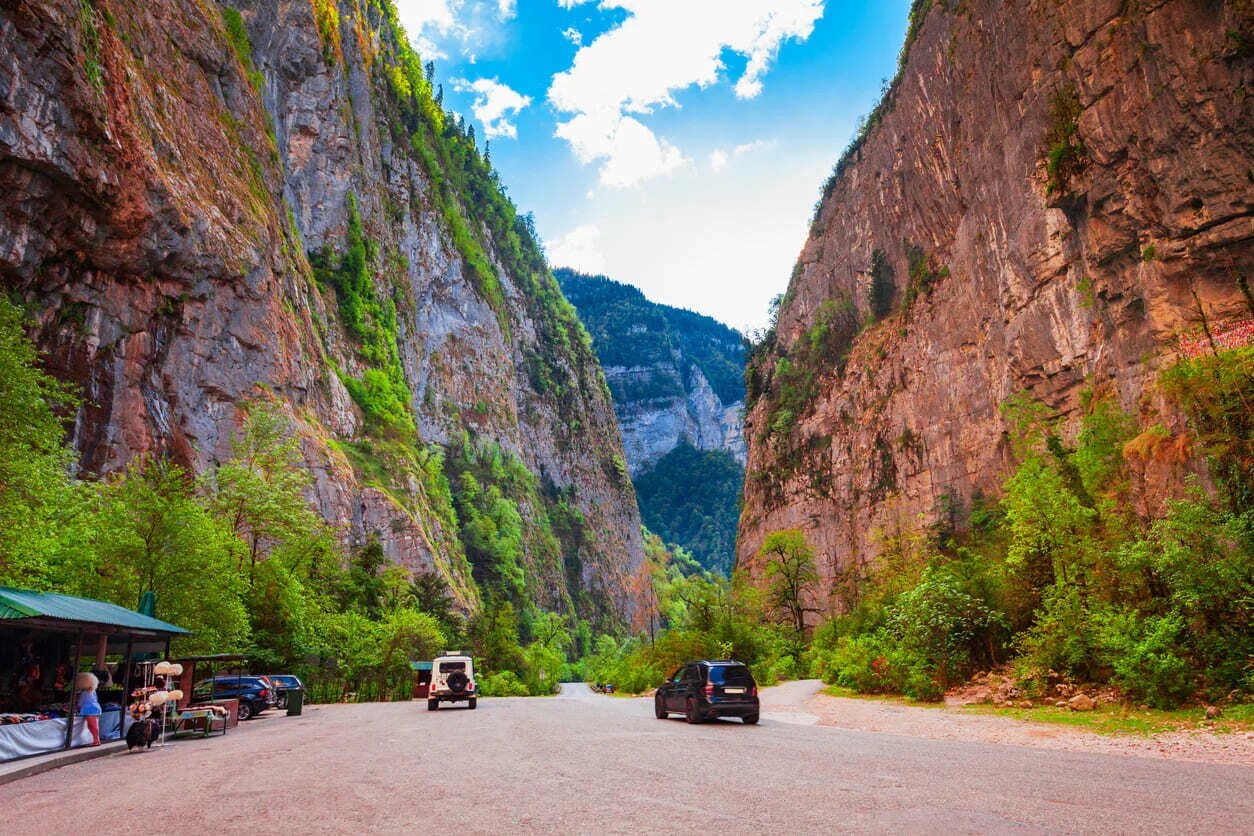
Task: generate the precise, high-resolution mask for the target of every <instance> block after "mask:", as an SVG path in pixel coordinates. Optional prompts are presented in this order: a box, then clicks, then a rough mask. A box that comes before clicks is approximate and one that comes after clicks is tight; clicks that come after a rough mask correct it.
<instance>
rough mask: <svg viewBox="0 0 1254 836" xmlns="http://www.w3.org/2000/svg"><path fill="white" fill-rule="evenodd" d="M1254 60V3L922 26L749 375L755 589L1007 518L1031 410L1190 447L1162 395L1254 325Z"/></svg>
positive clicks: (920, 12) (840, 169)
mask: <svg viewBox="0 0 1254 836" xmlns="http://www.w3.org/2000/svg"><path fill="white" fill-rule="evenodd" d="M1252 42H1254V8H1252V7H1251V6H1250V4H1249V3H1247V2H1241V1H1240V0H1238V1H1236V2H1218V0H1206V2H1202V0H1174V2H1136V3H1132V2H1124V1H1123V0H1061V2H1058V1H1057V0H1049V2H1045V0H1010V2H1006V0H964V2H960V3H953V2H949V3H944V2H927V1H925V2H916V3H915V4H914V8H913V10H912V14H911V28H910V32H909V34H908V36H907V44H906V48H905V49H904V50H903V56H904V58H903V66H902V72H901V74H900V76H899V78H898V79H897V81H895V82H894V84H893V85H892V87H891V89H890V91H889V92H888V94H887V96H886V98H885V101H884V102H883V103H882V104H881V106H880V107H879V108H877V109H876V111H875V112H874V113H872V115H871V116H870V117H869V118H868V120H867V123H866V126H865V129H864V130H863V131H862V132H861V134H860V135H859V137H858V139H857V140H856V141H855V143H854V144H853V145H852V146H851V148H850V151H849V152H848V154H847V155H846V157H845V158H844V159H842V161H841V163H840V164H839V165H838V166H837V170H836V172H835V173H834V175H833V178H832V180H831V181H830V182H829V183H828V184H827V187H826V189H825V190H824V194H823V198H822V200H821V202H820V205H819V206H818V209H817V211H816V215H815V218H814V221H813V225H812V228H811V230H810V237H809V239H808V241H807V242H806V244H805V246H804V248H803V250H802V252H801V255H800V258H799V260H798V263H797V267H796V270H795V272H794V276H793V280H792V282H791V284H790V287H789V289H788V293H787V294H786V297H785V299H784V301H783V304H782V307H781V309H780V312H779V317H778V321H777V324H776V328H775V331H774V333H773V334H771V335H770V336H769V337H768V339H767V341H766V342H765V344H764V345H763V346H761V347H760V348H759V349H758V352H757V355H756V357H755V358H754V361H753V364H752V368H751V371H750V375H749V389H750V391H749V399H750V410H749V415H748V420H747V422H746V435H747V438H748V441H749V477H748V478H747V480H746V494H745V504H744V511H743V516H742V518H741V528H740V539H739V543H738V559H739V562H740V564H741V565H743V566H749V567H753V566H754V563H755V561H754V558H753V556H754V555H755V553H756V551H757V550H758V548H759V546H760V544H761V542H762V540H763V537H764V536H765V535H766V534H767V533H768V532H770V531H772V530H777V529H782V528H789V527H800V528H802V529H804V530H805V531H806V533H807V535H808V536H809V538H810V540H811V542H812V543H813V544H814V545H815V546H816V550H817V552H818V555H819V557H820V563H821V567H820V568H821V570H822V573H823V574H824V575H825V576H826V577H828V578H829V579H830V578H831V577H832V576H833V575H834V574H835V573H836V572H837V571H839V570H840V569H842V568H843V567H847V566H849V565H850V564H852V563H854V562H865V561H868V560H872V559H873V558H874V556H875V554H876V553H877V549H878V546H877V536H878V534H879V533H880V532H884V531H892V530H897V529H899V528H901V527H907V528H908V527H911V526H916V525H919V524H920V523H927V522H930V521H931V520H933V519H934V518H935V515H936V513H937V509H938V507H940V506H942V505H952V504H954V503H957V504H962V503H965V502H967V501H968V500H969V499H970V498H971V497H972V496H973V495H974V494H975V493H976V492H983V493H984V494H986V495H995V494H996V493H997V490H998V488H999V485H1000V483H1001V480H1002V479H1003V478H1004V477H1005V475H1006V473H1007V471H1008V468H1009V467H1010V466H1011V460H1010V459H1011V457H1010V454H1009V452H1008V445H1007V434H1006V429H1007V428H1006V425H1005V423H1004V421H1003V418H1002V416H1001V414H1000V412H999V406H1000V405H1001V404H1002V402H1003V401H1004V400H1005V399H1007V398H1008V397H1010V396H1011V395H1014V394H1016V393H1018V392H1021V391H1025V390H1026V392H1027V393H1028V394H1029V395H1030V396H1031V397H1033V398H1036V399H1039V400H1041V401H1043V402H1045V403H1046V404H1048V405H1049V406H1050V407H1052V408H1054V409H1056V410H1058V411H1059V412H1061V413H1062V414H1063V415H1064V416H1069V417H1070V419H1071V422H1072V425H1073V426H1074V419H1075V418H1076V416H1077V414H1078V410H1079V409H1080V404H1081V393H1082V392H1083V391H1084V390H1086V389H1089V388H1095V389H1098V390H1101V391H1105V392H1109V393H1111V394H1113V395H1114V396H1116V397H1117V398H1118V400H1119V402H1120V404H1121V405H1122V406H1123V408H1124V409H1125V410H1128V411H1130V412H1132V413H1133V414H1139V415H1141V417H1142V421H1143V424H1148V423H1153V422H1158V421H1161V422H1163V423H1164V424H1165V426H1166V427H1167V429H1168V430H1169V431H1171V432H1174V433H1183V421H1182V420H1181V416H1179V415H1178V414H1176V413H1174V412H1173V411H1172V409H1171V408H1170V406H1169V405H1168V404H1166V403H1165V402H1164V401H1163V398H1162V397H1161V395H1160V394H1159V393H1158V392H1157V390H1156V387H1155V385H1154V382H1155V379H1156V377H1157V374H1158V372H1159V370H1160V369H1161V368H1163V367H1164V366H1165V365H1167V364H1169V363H1171V362H1172V361H1173V360H1174V358H1175V357H1177V356H1178V351H1177V349H1178V347H1179V339H1180V338H1181V336H1182V335H1183V336H1190V335H1193V336H1196V335H1199V334H1200V333H1201V329H1202V327H1203V324H1204V323H1203V317H1205V325H1206V326H1208V327H1209V328H1210V329H1211V331H1212V333H1213V332H1218V331H1220V330H1222V329H1223V328H1225V327H1226V326H1228V325H1233V324H1238V325H1239V324H1240V323H1243V322H1244V321H1246V320H1248V318H1250V317H1251V316H1252V315H1254V300H1252V299H1251V296H1250V290H1249V286H1248V278H1249V276H1250V274H1251V272H1252V270H1254V185H1252V184H1254V163H1252V162H1251V161H1252V160H1254V127H1252V126H1254V118H1252V117H1254V105H1252V100H1251V97H1250V90H1251V89H1252V87H1254V61H1252V55H1254V50H1252V49H1251V43H1252ZM1183 469H1184V470H1188V469H1191V468H1190V467H1187V466H1186V467H1184V468H1183ZM1168 470H1171V468H1160V469H1159V470H1157V471H1154V470H1153V469H1152V468H1150V469H1149V470H1147V472H1146V473H1144V474H1142V475H1143V477H1144V478H1143V480H1142V484H1141V485H1140V486H1139V491H1138V499H1137V501H1138V502H1141V503H1148V504H1152V503H1155V502H1161V498H1162V496H1163V494H1164V493H1165V489H1166V487H1169V486H1167V483H1168V482H1171V481H1172V480H1176V481H1178V480H1179V478H1180V477H1181V476H1182V473H1180V472H1179V470H1180V468H1176V469H1175V471H1173V472H1167V471H1168ZM1151 471H1153V472H1151Z"/></svg>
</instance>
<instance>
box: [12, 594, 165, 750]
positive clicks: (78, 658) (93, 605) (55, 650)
mask: <svg viewBox="0 0 1254 836" xmlns="http://www.w3.org/2000/svg"><path fill="white" fill-rule="evenodd" d="M186 632H187V631H186V630H183V629H182V628H181V627H176V626H175V625H173V624H169V623H167V622H164V621H160V620H158V619H156V618H153V617H151V616H147V615H143V614H141V613H138V612H134V611H132V610H128V609H125V608H124V607H119V606H117V605H115V604H109V603H106V602H104V601H95V600H92V599H90V598H76V597H74V596H70V595H60V594H58V593H53V592H34V591H31V590H22V589H12V588H10V587H0V761H7V760H13V759H14V758H21V757H28V756H31V755H40V754H45V753H47V752H52V751H56V750H58V749H68V748H72V747H76V746H87V745H91V743H92V742H93V741H92V736H91V734H90V732H89V730H88V726H87V724H86V723H85V722H84V721H83V718H81V717H75V713H76V710H75V709H76V705H77V702H78V699H77V698H78V695H79V692H78V680H79V677H78V674H79V673H80V672H90V673H92V674H93V675H94V679H95V681H96V682H97V683H98V685H97V691H96V697H97V700H96V702H98V703H99V706H100V709H101V712H100V715H99V721H98V723H99V732H100V739H101V740H116V739H117V738H119V737H121V736H122V735H124V734H125V733H126V729H127V728H128V726H129V725H130V719H131V718H130V717H129V716H128V714H127V712H126V710H125V708H126V705H127V702H128V698H129V694H130V692H131V690H132V688H133V686H134V684H135V683H136V682H137V674H138V670H139V666H138V664H137V661H136V660H137V659H138V658H139V657H141V656H152V655H153V654H157V653H160V654H163V655H166V656H168V655H169V647H170V640H171V639H172V638H173V637H174V636H177V635H182V634H185V633H186Z"/></svg>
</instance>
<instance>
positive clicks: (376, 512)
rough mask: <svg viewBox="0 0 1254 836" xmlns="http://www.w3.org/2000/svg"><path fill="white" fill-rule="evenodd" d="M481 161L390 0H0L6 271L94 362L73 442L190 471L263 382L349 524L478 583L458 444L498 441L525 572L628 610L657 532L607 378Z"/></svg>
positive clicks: (600, 613)
mask: <svg viewBox="0 0 1254 836" xmlns="http://www.w3.org/2000/svg"><path fill="white" fill-rule="evenodd" d="M494 178H495V174H494V173H492V172H491V170H490V168H489V167H488V166H487V164H486V163H485V162H484V160H483V159H482V157H481V156H480V155H479V152H478V151H477V150H476V149H475V147H474V137H473V131H472V130H471V131H467V130H466V129H465V127H464V126H463V125H461V124H457V123H455V122H453V118H452V117H451V116H449V115H448V114H445V113H443V112H442V111H441V110H439V108H438V101H437V100H436V98H435V97H433V95H432V90H431V81H430V77H429V73H424V71H423V68H422V66H421V64H420V62H419V59H418V56H416V55H415V54H414V53H413V52H412V50H411V49H410V48H409V47H408V44H407V43H406V42H405V40H404V35H403V33H402V32H401V31H400V30H399V27H398V26H397V25H396V23H395V12H394V10H393V8H392V6H391V3H390V2H388V0H339V1H338V2H336V0H240V2H239V4H238V9H235V8H231V7H229V6H225V5H222V6H219V5H215V4H214V3H211V2H198V1H194V0H154V2H146V3H140V2H135V1H134V0H30V2H26V1H25V0H19V2H16V3H7V4H5V5H4V7H3V8H0V280H2V281H3V283H4V285H5V287H6V288H8V289H9V290H10V291H11V292H13V293H15V294H17V295H19V296H20V297H21V298H22V300H23V302H24V303H25V304H26V306H27V310H28V313H29V314H30V315H31V316H32V317H33V318H34V321H35V326H34V336H35V337H36V339H37V341H38V343H39V345H40V347H41V348H42V349H43V350H44V351H45V352H46V355H47V362H48V365H49V367H50V368H51V369H52V370H53V371H54V372H55V373H56V374H58V375H59V376H61V377H63V378H66V379H68V380H72V381H74V382H76V383H78V384H81V386H82V388H83V392H84V402H83V405H82V407H81V409H80V411H79V413H78V415H77V416H75V417H76V420H75V424H74V443H75V446H76V447H77V449H78V450H79V452H80V453H81V456H82V464H83V467H84V468H86V469H87V470H88V471H89V472H92V473H99V472H104V471H109V470H112V469H115V468H117V467H119V466H121V465H123V464H124V463H125V462H127V461H128V460H130V459H132V458H133V457H135V456H137V455H140V454H145V453H155V454H167V455H170V456H173V457H174V458H176V459H178V460H179V461H182V462H185V463H187V464H189V465H191V466H192V467H193V468H194V469H196V470H203V469H205V468H206V467H208V466H210V465H211V464H212V463H213V462H214V461H216V460H220V459H222V458H224V457H225V456H226V455H227V454H228V452H229V445H230V440H231V438H232V434H233V432H234V430H235V429H236V427H237V425H238V423H239V420H240V417H241V409H242V407H243V406H244V405H245V404H246V403H247V402H248V401H249V400H251V399H255V398H267V399H272V400H274V401H276V402H277V403H278V404H280V405H281V406H282V408H283V409H284V410H285V411H286V412H287V413H288V414H289V416H290V418H291V420H292V422H293V425H294V426H295V427H296V428H297V430H298V431H299V433H300V435H301V437H302V440H303V447H304V451H305V456H306V459H307V461H308V465H309V467H310V468H311V469H312V470H313V471H314V472H315V474H316V496H314V497H311V498H312V499H313V500H314V501H316V503H317V504H318V506H319V508H320V509H321V511H322V513H323V514H324V515H325V516H326V517H327V519H329V520H330V521H332V522H333V523H334V524H336V525H337V526H339V527H340V530H341V531H342V532H343V536H344V537H345V539H346V540H347V541H349V542H350V543H354V544H360V543H362V542H364V541H365V540H366V539H367V538H369V537H377V538H378V539H379V540H380V542H381V543H382V545H383V547H384V551H385V553H386V554H387V555H388V556H389V557H390V558H391V559H392V560H394V561H396V562H398V563H402V564H404V565H406V566H409V567H411V568H413V569H415V570H435V571H439V572H440V573H442V574H443V576H444V577H445V578H446V580H447V581H448V583H449V586H450V588H451V589H452V590H453V592H454V593H455V595H456V597H457V598H458V600H459V601H460V602H461V604H462V605H463V606H464V607H466V608H468V609H473V608H474V607H475V606H476V605H477V600H478V590H477V587H476V584H475V582H474V580H473V579H472V577H471V563H472V562H473V561H474V555H470V558H471V559H470V560H468V559H467V554H466V551H465V549H464V548H463V546H462V543H461V542H460V540H459V538H458V531H457V525H458V523H457V519H456V517H455V516H454V515H453V513H452V508H451V507H450V503H449V499H448V497H447V488H448V486H449V484H450V482H454V484H453V488H454V490H456V488H457V485H456V484H455V481H456V480H451V479H446V476H445V473H444V472H443V470H444V469H446V464H445V462H444V461H443V458H444V456H445V454H446V453H447V456H449V457H456V456H458V455H459V454H462V453H465V451H467V450H471V451H472V452H473V451H474V450H489V448H490V454H491V455H493V456H498V457H499V456H504V457H506V458H508V459H509V460H511V461H515V460H516V461H518V462H520V463H521V464H522V465H523V468H524V470H525V471H526V472H527V473H528V476H527V478H526V479H524V480H521V481H522V482H523V483H525V484H524V485H523V487H522V488H519V489H518V491H519V495H518V496H517V497H515V499H516V500H517V503H518V505H519V508H520V512H521V516H522V518H523V523H524V527H525V528H526V529H527V531H528V543H529V545H531V544H534V545H535V548H529V549H527V555H526V557H525V560H526V561H527V565H526V567H525V569H526V570H527V594H528V596H529V597H530V599H531V600H533V601H534V602H535V603H537V604H539V605H541V606H544V607H548V608H552V609H559V610H570V609H574V610H577V611H578V612H579V613H580V614H581V615H583V616H585V617H588V618H593V619H596V620H597V621H600V622H602V623H609V622H613V621H615V620H616V619H618V618H619V617H621V616H622V615H623V614H625V613H626V612H627V611H628V610H629V609H630V606H631V604H630V602H629V601H628V600H627V597H626V592H625V589H626V580H627V578H628V577H629V576H630V575H631V574H632V573H633V572H634V570H635V567H636V566H637V565H638V564H639V563H640V561H641V560H642V553H643V547H642V543H641V537H640V520H639V515H638V512H637V510H636V505H635V498H634V494H633V491H632V487H631V484H630V481H629V480H628V478H627V475H626V472H625V467H624V466H623V458H622V446H621V441H620V439H619V435H618V431H617V428H616V426H615V422H614V415H613V412H612V408H611V403H610V399H609V395H608V392H607V389H606V385H605V381H604V377H603V375H602V373H601V371H600V368H599V366H598V364H597V361H596V358H595V355H594V354H593V352H592V349H591V347H590V344H589V342H588V338H587V335H586V333H585V332H584V331H583V329H582V328H581V327H580V325H579V323H578V321H577V319H576V318H575V316H574V312H573V310H572V309H571V308H570V306H569V304H567V303H566V302H565V300H564V299H563V298H562V296H561V293H560V291H559V290H558V288H557V286H556V284H555V282H554V281H553V279H552V277H551V275H550V274H549V273H548V270H547V267H546V266H545V265H544V263H543V259H542V257H541V256H539V250H538V248H537V247H536V245H535V241H534V238H533V233H532V231H531V228H530V225H529V222H527V221H526V219H524V218H522V217H517V216H515V215H514V213H513V207H512V206H510V205H509V204H508V201H506V200H505V199H504V197H503V196H502V195H501V193H500V191H499V190H498V189H497V187H496V185H495V179H494ZM467 183H473V184H474V185H475V188H477V189H478V190H479V194H480V195H481V196H482V195H486V196H483V197H482V199H481V200H477V199H474V198H471V197H470V194H471V189H470V188H469V187H467V186H465V184H467ZM498 448H499V450H498ZM459 451H460V453H459ZM515 481H516V482H517V481H518V480H515ZM559 517H561V520H560V521H559V519H558V518H559ZM559 522H560V524H559ZM479 569H480V567H479V566H478V565H475V567H474V570H475V573H476V574H478V572H479Z"/></svg>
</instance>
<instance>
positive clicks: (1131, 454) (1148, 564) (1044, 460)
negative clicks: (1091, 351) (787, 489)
mask: <svg viewBox="0 0 1254 836" xmlns="http://www.w3.org/2000/svg"><path fill="white" fill-rule="evenodd" d="M1252 380H1254V349H1249V348H1243V349H1236V350H1233V351H1228V352H1222V353H1220V354H1218V355H1217V356H1211V357H1205V358H1201V359H1198V360H1185V361H1182V362H1181V363H1180V364H1179V365H1177V366H1175V367H1173V368H1171V369H1169V370H1168V371H1166V372H1165V373H1164V374H1163V375H1162V380H1161V382H1162V385H1163V388H1164V390H1165V392H1166V393H1167V394H1168V395H1169V396H1170V397H1172V398H1173V399H1175V400H1176V401H1177V402H1178V403H1179V404H1180V405H1181V406H1182V407H1184V409H1185V410H1186V412H1187V413H1188V414H1189V418H1190V428H1191V430H1192V432H1193V433H1194V434H1195V435H1196V437H1197V438H1198V439H1199V440H1200V441H1201V443H1202V444H1203V446H1204V448H1205V449H1206V450H1207V451H1208V452H1210V453H1211V455H1212V463H1211V471H1212V474H1213V475H1214V477H1215V478H1216V480H1217V482H1218V486H1219V491H1218V494H1217V495H1215V496H1211V495H1208V494H1207V493H1206V492H1205V491H1203V490H1202V488H1201V487H1200V486H1197V487H1195V488H1194V489H1193V491H1192V492H1191V493H1190V494H1189V495H1188V496H1186V497H1184V498H1179V499H1176V500H1172V501H1169V502H1168V503H1167V504H1166V506H1165V508H1164V509H1163V511H1162V512H1160V513H1158V514H1156V515H1154V516H1153V517H1152V518H1150V519H1143V518H1139V517H1137V516H1136V515H1135V514H1134V513H1133V512H1132V511H1131V510H1130V503H1129V501H1128V499H1129V494H1128V491H1129V489H1130V482H1129V473H1130V471H1129V467H1130V465H1132V464H1135V463H1137V462H1138V461H1144V460H1153V459H1162V458H1163V457H1167V458H1168V459H1169V458H1170V457H1171V456H1172V455H1174V452H1173V451H1176V450H1178V449H1179V448H1178V446H1177V444H1178V442H1179V441H1180V439H1175V438H1172V437H1171V436H1170V434H1169V433H1167V432H1166V431H1164V430H1162V428H1161V426H1157V425H1156V426H1155V427H1152V428H1150V429H1149V430H1147V431H1145V432H1144V433H1141V434H1139V435H1138V434H1137V433H1136V430H1135V426H1136V425H1135V422H1134V421H1133V420H1132V418H1131V417H1130V416H1128V415H1125V414H1124V413H1122V412H1121V411H1120V410H1119V409H1118V407H1117V406H1116V405H1115V404H1114V403H1113V402H1112V401H1110V400H1109V399H1104V398H1098V397H1091V398H1090V400H1089V402H1088V404H1087V409H1086V414H1085V416H1084V418H1083V420H1082V421H1081V427H1080V432H1079V435H1078V436H1077V437H1076V440H1075V442H1074V443H1073V444H1068V443H1067V442H1066V441H1065V440H1064V439H1063V438H1062V436H1061V435H1060V432H1059V424H1058V422H1057V419H1055V418H1054V417H1053V416H1052V415H1051V414H1050V413H1049V411H1048V410H1047V409H1045V408H1044V407H1043V406H1042V405H1040V404H1038V403H1035V402H1033V401H1030V400H1028V399H1026V398H1023V397H1018V398H1014V399H1011V400H1010V401H1009V402H1008V403H1007V406H1006V415H1007V420H1008V423H1010V425H1011V427H1012V428H1013V429H1014V431H1015V439H1016V444H1015V447H1016V450H1017V455H1018V456H1019V459H1020V463H1019V466H1018V469H1017V470H1016V471H1015V472H1014V473H1013V474H1012V475H1011V476H1010V477H1009V478H1008V479H1007V480H1006V482H1005V486H1004V495H1003V497H1002V499H1001V500H1000V501H998V502H991V501H986V500H980V501H976V502H975V503H973V505H972V507H970V508H969V509H962V508H959V507H957V506H956V504H955V503H952V502H950V503H948V504H947V506H946V508H945V513H943V514H941V520H940V522H939V523H938V524H937V525H936V526H935V527H934V528H933V530H932V532H931V533H930V536H929V535H928V534H926V533H923V532H920V533H916V534H903V535H898V536H892V537H886V538H885V539H884V542H883V544H882V546H883V549H882V552H881V556H880V559H879V561H878V562H877V563H876V564H874V565H872V566H870V567H868V568H867V569H866V570H865V571H850V572H849V573H848V576H847V577H844V578H843V579H842V581H841V584H840V589H839V590H838V591H839V594H840V595H841V598H842V602H843V605H844V606H845V607H846V608H847V609H848V614H847V615H844V616H841V617H839V618H837V619H835V620H834V621H832V622H829V623H828V624H826V625H825V626H824V627H823V628H822V629H821V630H820V631H819V634H818V635H817V636H816V639H815V644H814V651H813V654H814V658H815V660H816V666H817V669H818V671H819V672H820V673H822V675H823V676H824V677H825V678H826V679H828V681H831V682H835V683H837V684H840V685H843V686H846V687H850V688H854V689H857V690H859V691H864V692H872V693H881V692H882V693H905V694H907V695H909V696H912V697H915V698H918V699H935V698H938V697H939V695H940V693H941V692H942V691H943V689H944V688H946V687H948V686H950V685H953V684H955V683H956V682H959V681H961V680H962V679H963V678H964V677H966V676H968V675H970V674H971V673H973V672H974V671H976V670H977V669H988V668H989V667H990V666H993V665H997V664H1006V663H1008V664H1010V665H1011V666H1012V668H1013V670H1014V671H1015V673H1016V675H1017V677H1018V678H1019V679H1020V682H1021V683H1022V685H1023V686H1024V687H1025V688H1026V690H1027V691H1028V693H1029V694H1031V695H1033V696H1046V695H1047V694H1048V693H1049V688H1050V687H1051V686H1052V685H1054V684H1056V683H1058V682H1060V681H1062V682H1081V683H1085V682H1097V683H1110V684H1112V685H1115V686H1116V687H1118V688H1119V689H1120V691H1122V692H1123V693H1124V694H1125V695H1126V696H1127V697H1128V698H1130V699H1135V700H1137V701H1143V702H1146V703H1149V704H1151V705H1154V706H1160V707H1161V706H1170V705H1174V704H1176V703H1179V702H1181V701H1183V700H1188V699H1192V698H1199V699H1206V700H1218V699H1223V698H1227V697H1229V696H1230V695H1231V697H1232V698H1233V699H1248V698H1249V697H1250V696H1251V695H1254V678H1252V677H1251V671H1250V669H1249V664H1248V663H1249V659H1250V658H1251V654H1252V653H1254V623H1252V622H1251V609H1250V606H1249V602H1250V601H1251V600H1254V505H1252V504H1251V502H1250V497H1249V492H1248V485H1249V484H1250V482H1249V477H1250V473H1249V461H1250V451H1249V449H1248V446H1249V442H1248V438H1249V433H1248V430H1249V428H1248V426H1247V425H1248V420H1249V419H1248V417H1247V416H1248V415H1249V409H1248V408H1247V405H1248V403H1249V402H1250V398H1251V397H1252V396H1254V390H1252V389H1251V385H1250V381H1252ZM1184 442H1185V443H1186V444H1187V443H1188V439H1187V438H1185V439H1184ZM1242 695H1243V696H1242Z"/></svg>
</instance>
